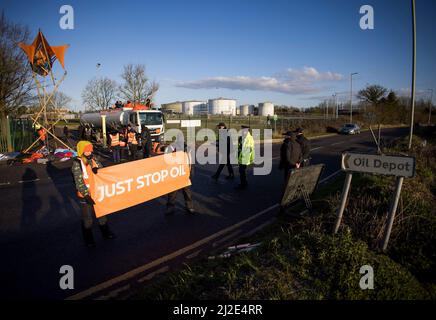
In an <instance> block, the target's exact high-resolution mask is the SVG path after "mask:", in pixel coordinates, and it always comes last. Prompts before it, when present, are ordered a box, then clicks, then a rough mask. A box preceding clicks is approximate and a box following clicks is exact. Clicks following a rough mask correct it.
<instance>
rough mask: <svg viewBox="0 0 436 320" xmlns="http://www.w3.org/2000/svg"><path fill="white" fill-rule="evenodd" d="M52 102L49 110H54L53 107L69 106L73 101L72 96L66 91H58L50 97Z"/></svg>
mask: <svg viewBox="0 0 436 320" xmlns="http://www.w3.org/2000/svg"><path fill="white" fill-rule="evenodd" d="M50 101H51V104H50V105H49V106H48V107H47V108H48V110H52V109H53V107H54V108H56V109H59V108H68V107H69V104H70V103H71V101H72V99H71V97H70V96H68V95H66V94H65V93H63V92H61V91H56V92H55V93H54V94H53V96H52V98H51V99H50Z"/></svg>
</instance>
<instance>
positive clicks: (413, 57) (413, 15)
mask: <svg viewBox="0 0 436 320" xmlns="http://www.w3.org/2000/svg"><path fill="white" fill-rule="evenodd" d="M412 34H413V40H412V42H413V43H412V45H413V50H412V51H413V56H412V94H411V97H410V98H411V110H410V132H409V150H410V149H411V148H412V138H413V123H414V118H415V81H416V16H415V0H412Z"/></svg>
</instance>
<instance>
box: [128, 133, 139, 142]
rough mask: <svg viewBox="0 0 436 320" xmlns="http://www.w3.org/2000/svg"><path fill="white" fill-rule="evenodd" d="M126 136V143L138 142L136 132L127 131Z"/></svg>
mask: <svg viewBox="0 0 436 320" xmlns="http://www.w3.org/2000/svg"><path fill="white" fill-rule="evenodd" d="M127 136H128V137H129V138H128V140H127V142H128V143H131V144H138V141H137V140H136V134H135V133H134V132H129V134H128V135H127Z"/></svg>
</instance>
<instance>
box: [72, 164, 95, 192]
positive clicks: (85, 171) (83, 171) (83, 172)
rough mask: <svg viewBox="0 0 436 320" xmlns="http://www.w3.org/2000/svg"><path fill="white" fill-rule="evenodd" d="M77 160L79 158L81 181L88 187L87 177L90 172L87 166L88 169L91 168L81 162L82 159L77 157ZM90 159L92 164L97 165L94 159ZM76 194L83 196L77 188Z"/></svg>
mask: <svg viewBox="0 0 436 320" xmlns="http://www.w3.org/2000/svg"><path fill="white" fill-rule="evenodd" d="M79 160H80V166H81V168H82V177H83V182H84V183H85V186H86V187H87V188H88V189H89V181H88V179H89V174H90V173H91V171H90V172H89V173H88V168H89V170H92V166H86V165H85V164H84V163H83V161H82V159H80V158H79ZM91 161H92V164H93V165H94V166H96V167H97V163H96V162H95V160H94V159H92V160H91ZM77 195H78V196H79V198H83V194H81V193H80V191H79V190H77Z"/></svg>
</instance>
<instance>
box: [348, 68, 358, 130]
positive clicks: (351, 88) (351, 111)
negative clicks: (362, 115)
mask: <svg viewBox="0 0 436 320" xmlns="http://www.w3.org/2000/svg"><path fill="white" fill-rule="evenodd" d="M356 74H359V73H358V72H353V73H351V74H350V123H353V76H354V75H356Z"/></svg>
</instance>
